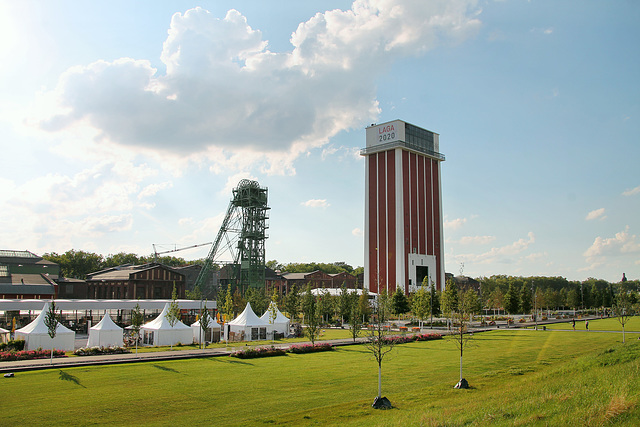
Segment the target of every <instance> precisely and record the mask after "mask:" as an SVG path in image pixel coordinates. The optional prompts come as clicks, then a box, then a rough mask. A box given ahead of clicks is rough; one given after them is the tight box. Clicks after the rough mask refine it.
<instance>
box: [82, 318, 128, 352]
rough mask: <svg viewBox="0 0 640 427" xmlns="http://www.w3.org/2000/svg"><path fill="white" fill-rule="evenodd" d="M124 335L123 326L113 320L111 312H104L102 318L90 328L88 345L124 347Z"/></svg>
mask: <svg viewBox="0 0 640 427" xmlns="http://www.w3.org/2000/svg"><path fill="white" fill-rule="evenodd" d="M122 336H123V331H122V328H121V327H120V326H118V325H116V324H115V323H114V322H113V320H112V319H111V316H109V313H104V317H103V318H102V320H101V321H100V322H98V324H97V325H96V326H93V327H92V328H91V329H89V340H88V341H87V347H95V346H97V347H122V346H124V341H123V339H122Z"/></svg>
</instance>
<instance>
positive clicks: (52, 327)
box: [44, 300, 58, 365]
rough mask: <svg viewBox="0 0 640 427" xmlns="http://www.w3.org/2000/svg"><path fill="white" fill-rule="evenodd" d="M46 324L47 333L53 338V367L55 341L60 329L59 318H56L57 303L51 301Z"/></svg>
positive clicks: (45, 319)
mask: <svg viewBox="0 0 640 427" xmlns="http://www.w3.org/2000/svg"><path fill="white" fill-rule="evenodd" d="M44 324H45V326H46V327H47V332H48V334H49V336H50V337H51V340H52V342H51V364H52V365H53V352H54V350H55V345H54V343H53V340H54V339H55V338H56V333H57V329H58V318H57V316H56V302H55V301H54V300H51V304H50V305H49V310H48V311H47V312H46V314H45V316H44Z"/></svg>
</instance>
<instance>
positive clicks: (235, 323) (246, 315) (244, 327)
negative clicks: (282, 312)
mask: <svg viewBox="0 0 640 427" xmlns="http://www.w3.org/2000/svg"><path fill="white" fill-rule="evenodd" d="M269 327H270V325H269V323H267V322H265V321H264V320H262V319H260V318H259V317H258V316H257V315H256V314H255V313H254V312H253V310H252V309H251V304H250V303H247V306H246V307H245V308H244V311H243V312H242V313H240V315H239V316H238V317H236V318H235V319H233V320H232V321H231V322H229V323H227V324H226V325H225V336H226V337H227V339H228V340H229V341H249V340H250V341H255V340H266V339H267V328H269Z"/></svg>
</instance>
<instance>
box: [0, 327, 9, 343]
mask: <svg viewBox="0 0 640 427" xmlns="http://www.w3.org/2000/svg"><path fill="white" fill-rule="evenodd" d="M10 334H11V331H8V330H6V329H4V328H0V342H8V341H9V335H10Z"/></svg>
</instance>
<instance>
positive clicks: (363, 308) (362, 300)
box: [358, 289, 371, 323]
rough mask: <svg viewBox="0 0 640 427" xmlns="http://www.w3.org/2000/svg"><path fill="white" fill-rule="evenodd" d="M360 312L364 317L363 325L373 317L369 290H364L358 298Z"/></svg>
mask: <svg viewBox="0 0 640 427" xmlns="http://www.w3.org/2000/svg"><path fill="white" fill-rule="evenodd" d="M358 311H359V312H360V315H361V316H362V323H365V322H367V321H368V320H369V316H370V315H371V304H370V303H369V291H368V290H367V289H363V290H362V293H361V294H360V297H359V298H358Z"/></svg>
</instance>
